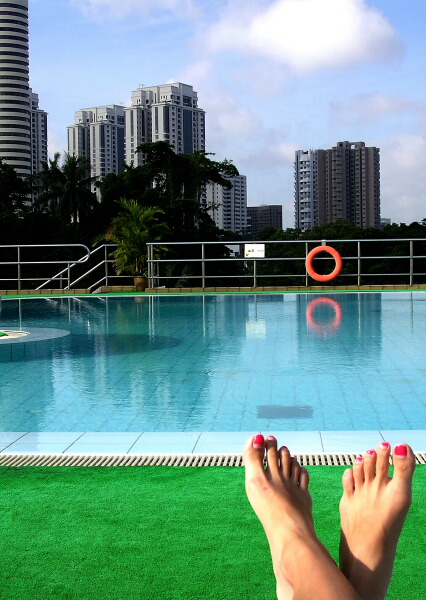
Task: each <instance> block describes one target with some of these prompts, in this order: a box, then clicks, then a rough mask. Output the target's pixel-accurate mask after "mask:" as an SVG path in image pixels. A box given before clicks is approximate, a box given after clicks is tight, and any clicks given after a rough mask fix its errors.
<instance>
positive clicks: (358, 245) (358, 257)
mask: <svg viewBox="0 0 426 600" xmlns="http://www.w3.org/2000/svg"><path fill="white" fill-rule="evenodd" d="M357 247H358V256H357V264H358V277H357V281H358V287H359V286H360V285H361V242H360V241H359V240H358V242H357Z"/></svg>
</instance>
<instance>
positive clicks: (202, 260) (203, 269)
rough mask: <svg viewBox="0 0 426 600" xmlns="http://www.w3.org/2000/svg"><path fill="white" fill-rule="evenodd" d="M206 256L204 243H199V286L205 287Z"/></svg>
mask: <svg viewBox="0 0 426 600" xmlns="http://www.w3.org/2000/svg"><path fill="white" fill-rule="evenodd" d="M205 258H206V254H205V248H204V244H203V243H202V244H201V287H203V288H205V287H206V263H205V262H204V261H205Z"/></svg>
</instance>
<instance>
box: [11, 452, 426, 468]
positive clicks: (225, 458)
mask: <svg viewBox="0 0 426 600" xmlns="http://www.w3.org/2000/svg"><path fill="white" fill-rule="evenodd" d="M414 455H415V457H416V463H417V464H423V465H424V464H426V452H415V453H414ZM296 456H297V459H298V461H299V462H300V464H301V465H304V466H320V465H322V466H346V465H347V466H350V465H353V464H354V462H355V460H356V458H357V457H358V456H359V454H348V453H317V454H297V455H296ZM0 466H1V467H30V466H31V467H33V466H34V467H36V466H37V467H151V466H165V467H242V466H243V458H242V456H241V454H167V455H163V454H0Z"/></svg>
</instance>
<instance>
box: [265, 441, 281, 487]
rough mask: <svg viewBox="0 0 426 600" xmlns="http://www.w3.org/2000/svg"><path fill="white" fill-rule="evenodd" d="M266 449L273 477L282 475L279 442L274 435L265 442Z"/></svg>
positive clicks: (267, 460)
mask: <svg viewBox="0 0 426 600" xmlns="http://www.w3.org/2000/svg"><path fill="white" fill-rule="evenodd" d="M265 447H266V462H267V464H268V469H269V470H270V471H271V474H272V476H273V477H278V476H279V474H280V467H279V456H278V448H277V440H276V438H274V436H273V435H269V436H268V437H267V438H266V440H265Z"/></svg>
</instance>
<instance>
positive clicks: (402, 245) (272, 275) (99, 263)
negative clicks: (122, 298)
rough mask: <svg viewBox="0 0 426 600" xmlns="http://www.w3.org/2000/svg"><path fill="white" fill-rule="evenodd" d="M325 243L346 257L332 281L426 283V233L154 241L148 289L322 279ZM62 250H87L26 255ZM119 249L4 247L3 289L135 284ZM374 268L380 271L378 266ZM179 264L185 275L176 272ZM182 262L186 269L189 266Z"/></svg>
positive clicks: (307, 282)
mask: <svg viewBox="0 0 426 600" xmlns="http://www.w3.org/2000/svg"><path fill="white" fill-rule="evenodd" d="M245 244H264V245H265V248H266V253H265V254H266V256H265V258H248V257H246V256H244V247H245ZM321 244H323V245H324V244H327V245H331V246H333V247H336V249H337V250H338V251H339V252H340V254H341V256H342V260H343V271H342V273H341V274H340V275H339V277H338V279H335V280H333V281H332V282H330V283H331V285H341V284H352V285H357V286H361V285H363V284H365V283H367V282H368V283H371V282H373V283H382V282H383V278H389V279H392V278H393V279H394V280H395V278H397V279H398V280H399V281H397V283H405V284H409V285H413V284H414V283H426V238H403V239H400V238H394V239H362V240H361V239H356V240H337V239H336V240H335V239H331V240H289V241H287V240H286V241H270V240H267V241H256V242H253V241H247V242H244V241H242V242H240V241H239V242H235V243H233V242H223V241H222V242H187V243H183V242H155V243H148V244H147V249H148V287H149V288H154V287H161V286H163V287H173V286H175V285H178V286H179V287H183V285H184V284H186V282H189V283H194V282H195V283H194V285H185V287H202V288H206V287H208V286H209V285H210V287H213V286H216V287H217V286H218V285H220V286H224V285H229V286H231V287H234V286H235V285H238V286H239V287H240V286H241V287H243V284H244V286H246V287H255V288H256V287H260V286H262V285H271V283H270V281H274V282H275V283H274V285H295V283H294V282H298V283H297V285H299V286H306V287H308V286H309V285H312V284H316V282H314V281H313V280H312V279H311V278H310V277H309V275H308V274H307V272H306V269H305V261H306V257H307V255H308V253H309V251H310V250H312V249H313V248H314V247H315V246H318V245H321ZM380 244H381V245H382V246H381V247H380ZM197 247H198V249H197ZM60 248H82V249H84V251H85V254H84V255H83V256H81V257H79V258H76V259H70V258H66V259H55V260H50V259H49V260H39V259H37V260H28V258H26V257H25V256H23V252H24V253H25V252H26V250H27V249H28V250H29V249H33V250H32V252H33V253H34V252H36V253H37V252H38V251H40V252H38V253H39V254H42V253H45V252H46V251H48V250H54V251H55V252H56V253H57V251H58V249H60ZM114 248H116V245H115V244H103V245H101V246H98V247H97V248H95V249H94V250H89V248H88V247H87V246H85V245H84V244H39V245H12V246H11V245H7V246H1V245H0V253H1V251H7V252H8V253H9V255H10V254H11V253H13V252H16V259H15V260H6V261H0V269H1V270H0V289H2V285H1V282H16V287H14V288H13V289H17V290H18V291H20V290H21V289H25V288H24V287H23V283H25V282H40V281H41V282H42V283H41V284H40V285H38V287H37V288H36V289H37V290H42V289H46V288H47V289H48V288H56V287H57V286H59V287H60V288H61V289H64V290H67V289H75V288H76V286H77V285H78V284H80V285H82V282H83V283H84V285H83V286H82V287H84V288H85V289H88V290H90V291H93V290H94V289H96V288H99V287H100V286H102V285H105V286H110V285H111V284H113V283H114V282H117V281H119V282H120V283H122V284H123V282H126V285H127V283H128V284H129V285H131V284H132V283H133V278H132V277H131V276H130V275H128V276H126V275H117V274H116V273H115V271H114V269H113V265H114V260H113V259H112V258H111V251H112V250H113V249H114ZM373 248H374V249H375V248H377V251H373ZM296 249H297V252H296ZM299 249H300V250H299ZM280 254H282V256H280ZM322 256H323V255H321V256H320V257H318V258H316V259H315V261H332V262H333V261H334V259H333V258H332V257H330V256H323V257H322ZM0 258H1V254H0ZM9 258H10V256H9ZM53 264H61V265H65V267H64V268H62V269H61V270H60V271H59V272H57V273H55V275H53V276H51V275H49V276H43V277H42V276H41V275H40V274H37V272H35V271H34V268H36V267H37V266H38V265H40V266H42V265H53ZM315 264H317V263H315ZM384 264H386V265H387V266H388V269H387V270H386V272H384V271H381V270H380V267H381V266H383V265H384ZM369 265H370V269H369ZM371 265H374V266H375V268H374V269H371ZM397 265H400V268H399V267H398V268H397ZM3 266H7V267H9V268H10V269H12V270H13V269H14V267H16V271H15V275H12V274H11V273H10V271H9V274H8V275H9V276H7V277H5V273H4V269H3V268H2V267H3ZM83 266H86V269H85V270H84V271H82V267H83ZM174 266H176V267H177V269H178V270H179V269H180V270H181V272H178V273H175V272H173V267H174ZM87 267H89V268H87ZM170 267H171V268H170ZM182 267H184V269H183V271H182ZM274 267H275V268H274ZM24 268H25V269H27V268H28V270H29V269H31V268H32V274H27V272H26V273H25V277H24V276H23V269H24ZM166 269H168V271H169V272H167V271H166ZM391 269H392V270H391ZM402 280H403V281H402ZM236 282H242V283H236ZM276 282H279V284H277V283H276ZM289 282H290V283H289ZM170 283H172V285H170ZM164 284H167V285H164ZM3 289H5V288H3Z"/></svg>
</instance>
